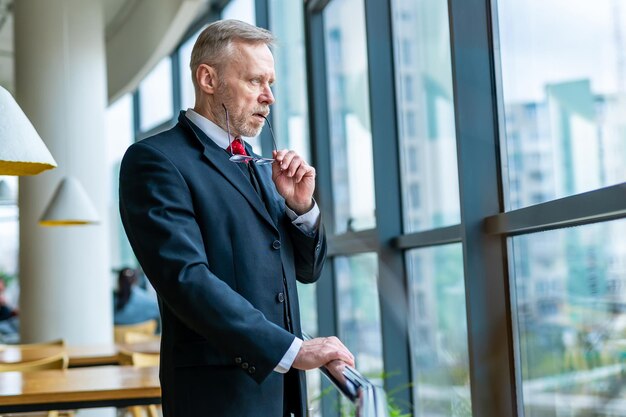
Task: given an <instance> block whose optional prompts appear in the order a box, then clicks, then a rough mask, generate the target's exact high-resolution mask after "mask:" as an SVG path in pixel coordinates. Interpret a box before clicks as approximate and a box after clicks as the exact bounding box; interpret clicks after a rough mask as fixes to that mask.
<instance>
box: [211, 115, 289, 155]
mask: <svg viewBox="0 0 626 417" xmlns="http://www.w3.org/2000/svg"><path fill="white" fill-rule="evenodd" d="M222 107H224V111H225V112H226V130H227V131H228V145H229V146H228V148H229V149H230V158H228V159H229V160H230V161H232V162H236V163H238V164H247V163H248V162H253V163H255V164H257V165H269V164H271V163H273V162H274V161H275V159H273V158H257V157H254V156H250V155H237V154H234V153H233V147H232V142H233V140H231V137H232V136H231V135H230V120H229V117H228V109H227V108H226V106H225V105H224V104H222ZM261 116H262V117H263V118H264V119H265V121H266V122H267V126H269V128H270V134H271V136H272V145H274V150H277V149H278V148H277V147H276V138H275V137H274V130H273V129H272V124H271V123H270V121H269V120H268V119H267V117H265V116H263V115H261ZM234 140H237V139H234ZM239 141H240V142H241V145H242V146H245V145H244V143H243V139H241V138H239Z"/></svg>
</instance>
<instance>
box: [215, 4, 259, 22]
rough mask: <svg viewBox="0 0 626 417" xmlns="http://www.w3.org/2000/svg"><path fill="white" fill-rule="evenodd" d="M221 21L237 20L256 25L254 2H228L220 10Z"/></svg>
mask: <svg viewBox="0 0 626 417" xmlns="http://www.w3.org/2000/svg"><path fill="white" fill-rule="evenodd" d="M222 19H237V20H241V21H243V22H246V23H250V24H251V25H256V12H255V4H254V0H230V2H229V3H228V4H227V5H226V7H224V10H222Z"/></svg>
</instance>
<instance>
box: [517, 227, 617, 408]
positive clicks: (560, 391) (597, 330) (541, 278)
mask: <svg viewBox="0 0 626 417" xmlns="http://www.w3.org/2000/svg"><path fill="white" fill-rule="evenodd" d="M625 236H626V220H617V221H612V222H607V223H598V224H593V225H587V226H581V227H576V228H570V229H563V230H556V231H549V232H543V233H536V234H531V235H524V236H519V237H514V238H511V239H509V243H510V246H511V248H510V253H511V254H512V256H511V260H512V263H511V265H510V269H511V277H512V279H513V285H514V288H515V297H513V301H512V305H513V307H514V311H515V312H516V315H517V320H516V323H515V324H516V331H517V337H518V339H519V342H518V344H517V345H518V350H519V352H518V362H519V363H520V368H519V369H518V374H519V376H518V377H521V380H522V387H523V407H524V415H525V416H526V417H543V416H590V417H591V416H593V417H609V416H618V415H623V414H624V410H625V408H624V405H623V404H624V398H626V384H625V377H626V367H625V366H626V365H625V364H626V362H625V361H626V237H625Z"/></svg>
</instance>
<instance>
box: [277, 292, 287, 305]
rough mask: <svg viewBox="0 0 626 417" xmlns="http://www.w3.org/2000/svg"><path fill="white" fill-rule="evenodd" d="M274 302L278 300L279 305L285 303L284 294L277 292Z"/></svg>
mask: <svg viewBox="0 0 626 417" xmlns="http://www.w3.org/2000/svg"><path fill="white" fill-rule="evenodd" d="M276 300H278V302H279V303H283V302H284V301H285V294H283V293H282V292H279V293H278V294H277V295H276Z"/></svg>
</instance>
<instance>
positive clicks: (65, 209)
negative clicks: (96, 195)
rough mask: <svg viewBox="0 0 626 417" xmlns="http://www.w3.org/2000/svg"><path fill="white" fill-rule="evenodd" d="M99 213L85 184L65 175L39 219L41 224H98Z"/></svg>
mask: <svg viewBox="0 0 626 417" xmlns="http://www.w3.org/2000/svg"><path fill="white" fill-rule="evenodd" d="M98 222H99V219H98V213H97V211H96V208H95V207H94V206H93V204H92V202H91V200H90V199H89V197H88V196H87V192H85V189H84V188H83V186H82V185H81V184H80V182H78V180H77V179H76V178H74V177H65V178H63V180H61V183H60V184H59V186H58V187H57V189H56V191H55V192H54V195H53V196H52V200H50V203H49V204H48V207H47V208H46V210H45V211H44V213H43V216H41V219H40V220H39V225H41V226H77V225H85V224H96V223H98Z"/></svg>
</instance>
